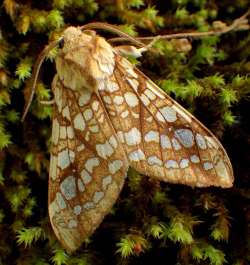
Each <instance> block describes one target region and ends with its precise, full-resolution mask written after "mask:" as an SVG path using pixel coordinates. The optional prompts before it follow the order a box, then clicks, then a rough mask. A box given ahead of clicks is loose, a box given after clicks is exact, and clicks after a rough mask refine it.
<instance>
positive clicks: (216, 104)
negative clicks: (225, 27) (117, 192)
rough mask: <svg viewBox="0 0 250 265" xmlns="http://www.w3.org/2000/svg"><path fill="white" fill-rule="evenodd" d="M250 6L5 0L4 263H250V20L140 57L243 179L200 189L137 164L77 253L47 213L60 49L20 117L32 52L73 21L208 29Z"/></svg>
mask: <svg viewBox="0 0 250 265" xmlns="http://www.w3.org/2000/svg"><path fill="white" fill-rule="evenodd" d="M249 6H250V2H249V1H247V0H238V1H231V0H227V1H215V0H199V1H198V0H172V1H170V0H169V1H166V0H165V1H164V0H159V1H156V0H154V1H152V0H144V1H143V0H127V1H123V0H116V1H111V0H99V1H97V0H96V1H95V0H54V1H35V0H33V1H32V0H16V1H15V0H4V1H3V2H1V6H0V110H1V114H0V158H1V160H0V264H18V265H26V264H29V265H30V264H32V265H33V264H34V265H45V264H56V265H60V264H79V265H80V264H81V265H85V264H86V265H87V264H91V265H92V264H93V265H96V264H109V265H111V264H158V265H163V264H164V265H165V264H212V265H221V264H226V263H227V262H228V264H234V265H236V264H237V265H243V264H249V262H250V250H249V248H250V233H249V229H250V228H249V220H250V206H249V199H250V189H249V188H250V187H249V179H250V177H249V175H250V174H249V172H250V162H249V161H250V155H249V147H250V143H249V141H250V136H249V128H250V119H249V96H250V78H249V73H250V61H249V59H250V32H249V31H247V30H246V31H237V32H231V33H228V34H225V35H222V36H210V37H204V38H202V39H198V40H191V41H190V44H188V48H187V47H185V45H183V43H180V42H177V43H176V41H173V40H170V41H158V42H157V43H156V45H155V48H156V50H157V51H158V52H154V53H147V54H145V56H144V57H143V58H142V59H141V61H140V64H139V67H140V68H141V69H142V70H143V72H144V73H146V74H147V75H148V76H150V77H151V78H152V79H153V80H154V81H155V82H156V83H158V84H159V85H160V86H161V87H162V88H163V89H164V90H165V91H167V92H168V93H169V94H170V95H171V96H173V97H174V98H175V99H176V100H177V101H178V102H180V103H181V104H182V105H184V106H185V107H186V108H188V109H189V110H190V111H191V112H192V113H194V114H195V115H196V116H197V117H198V118H199V119H200V120H201V121H202V122H203V123H204V124H206V125H207V126H208V127H209V128H210V129H211V130H212V131H213V132H214V133H215V134H216V135H217V136H218V137H219V138H220V140H221V141H222V143H223V145H224V146H225V148H226V150H227V151H228V154H229V156H230V158H231V161H232V164H233V167H234V171H235V178H236V180H235V184H234V187H233V188H231V189H227V190H222V189H219V188H216V189H215V188H209V189H192V188H190V187H185V186H178V185H170V184H166V183H158V182H155V181H153V180H150V179H148V178H146V177H142V176H139V175H138V174H137V173H136V172H132V171H130V172H129V177H128V179H127V182H126V185H125V188H124V190H123V192H122V194H121V196H120V198H119V200H118V201H117V203H116V204H115V206H114V208H113V210H112V212H111V213H110V214H109V215H108V216H107V217H106V218H105V220H104V222H103V223H102V225H101V226H100V227H99V228H98V230H97V231H96V232H95V234H94V235H93V236H92V237H91V238H89V240H88V241H87V242H86V243H84V244H83V245H82V247H81V248H80V249H79V250H78V251H77V252H76V253H75V254H73V255H68V254H66V253H65V252H64V250H63V249H62V248H61V246H60V244H59V242H58V241H57V240H56V238H55V236H54V234H53V231H52V229H51V226H50V223H49V221H48V211H47V182H48V168H49V146H50V138H51V121H50V117H51V107H50V106H44V105H41V104H39V103H38V102H39V100H48V99H50V98H51V97H52V95H51V89H50V83H51V80H52V77H53V75H54V73H55V69H54V64H53V59H54V57H55V54H56V50H53V51H52V52H51V53H50V55H49V58H48V60H47V61H46V62H45V63H44V65H43V67H42V70H41V73H40V79H39V83H38V87H37V92H36V97H35V100H34V102H33V103H32V107H31V109H30V111H29V114H28V116H27V118H26V120H25V122H24V123H23V124H22V123H21V122H20V116H21V113H22V110H23V106H24V98H25V97H27V95H28V93H29V87H30V83H29V78H30V76H31V70H32V66H33V63H34V61H35V60H36V58H37V56H38V53H39V51H41V50H42V49H43V48H44V46H45V45H46V44H47V43H48V41H52V40H54V39H56V38H58V36H59V35H60V33H61V32H62V30H63V29H64V28H65V27H67V26H69V25H83V24H86V23H88V22H92V21H104V22H109V23H112V24H118V25H121V28H122V29H123V30H124V31H126V32H128V33H129V34H132V35H134V36H136V35H139V36H148V35H156V34H157V35H158V34H168V33H175V32H184V31H194V30H197V31H208V30H211V27H212V26H211V25H212V22H213V21H215V20H219V21H223V22H226V23H228V24H230V23H231V22H232V21H233V20H234V19H235V18H237V17H239V16H240V15H242V14H243V13H244V12H246V10H247V9H248V7H249ZM214 25H215V24H214ZM217 25H218V23H217ZM219 25H221V24H220V23H219ZM105 36H107V35H105ZM185 43H186V42H184V44H185ZM190 45H191V46H190ZM190 48H192V49H190Z"/></svg>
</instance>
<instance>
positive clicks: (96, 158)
mask: <svg viewBox="0 0 250 265" xmlns="http://www.w3.org/2000/svg"><path fill="white" fill-rule="evenodd" d="M53 90H54V94H55V102H56V105H55V107H54V117H53V125H52V150H51V160H50V178H49V215H50V220H51V224H52V227H53V229H54V231H55V233H56V235H57V237H58V239H59V240H60V241H61V242H62V244H63V246H64V247H65V248H66V249H67V250H70V251H73V250H75V249H76V248H77V247H78V246H79V245H80V244H81V243H82V241H83V240H84V239H85V238H86V237H88V236H89V235H90V234H91V233H92V232H93V231H94V230H95V229H96V227H97V226H98V225H99V224H100V222H101V221H102V219H103V217H104V216H105V215H106V214H107V213H108V212H109V210H110V208H111V207H112V205H113V204H114V202H115V201H116V199H117V196H118V195H119V192H120V190H121V188H122V186H123V183H124V178H125V176H126V172H127V168H128V163H127V159H126V155H125V153H124V151H123V148H122V146H121V143H120V142H119V141H118V139H117V136H116V134H115V131H114V129H113V128H112V125H111V124H110V121H109V120H108V117H107V116H106V114H105V111H104V109H103V107H102V104H101V102H100V101H99V100H98V98H97V96H96V94H95V93H94V92H93V93H90V92H88V90H86V89H85V90H83V91H82V92H80V93H79V92H74V91H73V90H71V89H67V88H65V87H63V85H62V84H61V83H60V81H59V80H58V78H57V76H56V77H55V79H54V82H53Z"/></svg>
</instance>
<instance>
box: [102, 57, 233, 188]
mask: <svg viewBox="0 0 250 265" xmlns="http://www.w3.org/2000/svg"><path fill="white" fill-rule="evenodd" d="M112 78H113V79H114V80H113V81H114V83H115V84H117V85H116V89H114V87H112V89H110V86H108V85H107V87H106V89H101V90H100V94H101V97H102V98H103V101H104V104H105V106H106V108H107V111H108V113H109V117H110V119H111V121H112V123H113V125H114V127H115V129H116V132H117V135H118V137H119V139H120V141H121V142H122V143H123V146H124V148H125V151H126V153H127V156H128V160H129V162H130V165H131V166H132V167H134V168H135V169H136V170H137V171H139V172H140V173H142V174H145V175H148V176H151V177H156V178H158V179H160V180H163V181H168V182H172V183H182V184H187V185H191V186H198V187H206V186H211V185H213V186H221V187H231V186H232V182H233V172H232V166H231V164H230V160H229V158H228V156H227V154H226V152H225V150H224V149H223V147H222V145H221V144H220V142H219V141H218V140H217V138H216V137H215V136H214V135H213V134H212V132H210V131H209V130H208V129H207V128H206V127H205V126H204V125H202V124H201V123H200V122H199V121H198V120H197V119H196V118H195V117H194V116H193V115H191V114H190V113H189V112H187V111H186V110H185V109H184V108H182V107H181V106H180V105H179V104H178V103H177V102H175V101H174V100H173V99H171V98H170V97H169V96H168V95H167V94H165V93H164V92H163V91H162V90H161V89H160V88H159V87H157V86H156V85H155V84H154V83H153V82H152V81H151V80H150V79H149V78H148V77H146V76H145V75H144V74H143V73H141V72H140V71H139V70H138V69H136V68H134V67H133V66H132V65H131V64H130V63H129V62H128V61H127V60H126V59H125V58H123V57H120V56H119V55H117V57H116V68H115V70H114V75H113V77H112ZM117 117H121V119H118V118H117Z"/></svg>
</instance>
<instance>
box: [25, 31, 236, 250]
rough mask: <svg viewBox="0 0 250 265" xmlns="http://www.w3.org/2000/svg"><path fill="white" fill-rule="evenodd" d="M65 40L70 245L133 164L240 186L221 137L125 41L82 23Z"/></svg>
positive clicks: (62, 121)
mask: <svg viewBox="0 0 250 265" xmlns="http://www.w3.org/2000/svg"><path fill="white" fill-rule="evenodd" d="M62 39H63V43H62V41H60V42H61V44H63V45H61V46H63V47H61V48H60V51H59V53H58V56H57V58H56V69H57V74H56V75H55V77H54V80H53V83H52V89H53V93H54V98H55V104H54V110H53V125H52V149H51V159H50V173H49V216H50V221H51V224H52V227H53V229H54V232H55V234H56V236H57V238H58V239H59V241H60V242H61V243H62V245H63V246H64V248H65V249H66V250H68V251H70V252H72V251H74V250H76V249H77V248H78V247H79V246H80V245H81V243H82V242H83V241H84V240H85V239H86V238H87V237H88V236H90V235H91V234H92V233H93V232H94V231H95V229H96V228H97V227H98V226H99V224H100V223H101V221H102V220H103V218H104V217H105V215H106V214H107V213H108V212H109V211H110V209H111V207H112V206H113V204H114V203H115V201H116V199H117V197H118V195H119V193H120V191H121V189H122V187H123V184H124V180H125V178H126V174H127V170H128V167H129V166H131V167H132V168H134V169H136V170H137V171H138V172H140V173H141V174H144V175H148V176H150V177H152V178H155V179H158V180H162V181H166V182H171V183H181V184H186V185H190V186H196V187H207V186H219V187H223V188H227V187H231V186H232V183H233V171H232V166H231V163H230V161H229V158H228V156H227V154H226V152H225V150H224V149H223V147H222V145H221V144H220V142H219V141H218V140H217V139H216V137H215V136H214V135H213V134H212V133H211V132H210V131H209V130H208V129H207V128H206V127H205V126H204V125H202V124H201V123H200V122H199V121H198V120H197V119H196V118H195V117H194V116H192V115H191V114H190V113H189V112H188V111H186V110H185V109H184V108H182V107H181V106H180V105H179V104H178V103H177V102H175V101H174V100H173V99H172V98H170V97H169V96H168V95H167V94H166V93H164V92H163V91H162V90H161V89H160V88H159V87H158V86H157V85H155V84H154V83H153V82H152V81H151V80H150V79H149V78H148V77H147V76H145V75H144V74H143V73H142V72H141V71H140V70H138V69H137V68H136V67H134V66H133V65H132V64H131V63H130V62H129V61H128V60H127V59H125V58H124V57H123V56H122V55H121V52H120V49H119V48H115V47H112V46H111V45H110V44H109V43H108V42H107V41H106V40H105V39H104V38H102V37H100V36H98V35H97V34H95V32H94V31H92V33H91V34H90V32H89V31H87V32H86V31H82V30H81V28H76V27H69V28H67V29H66V30H65V31H64V33H63V38H62ZM133 49H134V51H138V52H139V51H140V49H136V48H133ZM45 53H46V49H45V52H44V54H45ZM42 57H43V56H42ZM41 61H42V60H40V62H39V63H38V68H39V67H40V65H41ZM37 72H38V71H37ZM37 74H38V73H36V78H37ZM33 93H34V92H33ZM32 96H33V94H32ZM26 112H27V109H26ZM26 112H25V114H26Z"/></svg>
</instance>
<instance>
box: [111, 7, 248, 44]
mask: <svg viewBox="0 0 250 265" xmlns="http://www.w3.org/2000/svg"><path fill="white" fill-rule="evenodd" d="M248 15H250V9H249V10H248V11H247V12H246V13H245V14H244V15H242V16H241V17H239V18H237V19H235V20H234V21H233V22H232V24H231V25H229V26H226V24H225V23H223V22H221V25H222V27H221V28H219V29H214V30H210V31H207V32H197V31H196V32H183V33H175V34H167V35H158V36H157V38H159V39H164V40H169V39H181V38H194V39H195V38H201V37H206V36H219V35H222V34H226V33H228V32H231V31H238V30H249V29H250V25H249V24H248V19H247V17H248ZM154 38H155V36H153V37H152V36H150V37H135V38H134V39H136V40H138V41H141V42H144V41H146V42H148V41H152V40H153V39H154ZM124 41H128V39H127V38H126V37H125V38H123V37H118V38H112V39H109V42H112V43H114V42H124Z"/></svg>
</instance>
